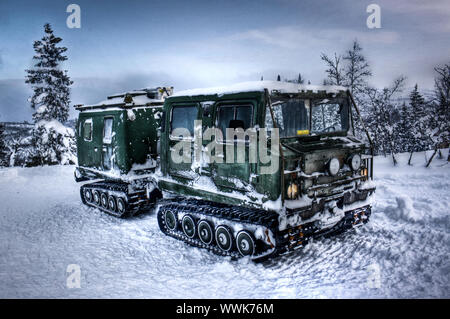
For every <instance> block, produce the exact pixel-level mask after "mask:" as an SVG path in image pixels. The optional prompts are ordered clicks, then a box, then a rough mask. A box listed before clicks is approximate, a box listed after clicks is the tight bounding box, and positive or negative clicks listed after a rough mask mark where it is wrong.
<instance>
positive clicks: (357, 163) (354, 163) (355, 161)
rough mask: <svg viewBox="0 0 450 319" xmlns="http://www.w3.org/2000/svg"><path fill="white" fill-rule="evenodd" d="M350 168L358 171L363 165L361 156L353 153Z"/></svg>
mask: <svg viewBox="0 0 450 319" xmlns="http://www.w3.org/2000/svg"><path fill="white" fill-rule="evenodd" d="M349 164H350V168H351V169H352V170H354V171H357V170H358V169H359V168H360V167H361V156H359V155H358V154H353V155H352V156H351V157H350V159H349Z"/></svg>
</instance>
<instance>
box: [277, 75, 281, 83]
mask: <svg viewBox="0 0 450 319" xmlns="http://www.w3.org/2000/svg"><path fill="white" fill-rule="evenodd" d="M277 81H278V82H279V81H281V76H280V75H279V74H278V76H277Z"/></svg>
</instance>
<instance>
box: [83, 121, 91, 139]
mask: <svg viewBox="0 0 450 319" xmlns="http://www.w3.org/2000/svg"><path fill="white" fill-rule="evenodd" d="M83 138H84V140H85V141H87V142H90V141H92V119H87V120H86V121H84V124H83Z"/></svg>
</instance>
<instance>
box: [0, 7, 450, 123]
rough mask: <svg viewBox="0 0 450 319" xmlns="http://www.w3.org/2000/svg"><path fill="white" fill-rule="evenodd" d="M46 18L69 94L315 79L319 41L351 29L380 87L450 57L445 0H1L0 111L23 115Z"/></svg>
mask: <svg viewBox="0 0 450 319" xmlns="http://www.w3.org/2000/svg"><path fill="white" fill-rule="evenodd" d="M71 3H76V4H78V5H79V6H80V7H81V28H80V29H69V28H68V27H67V26H66V19H67V17H68V15H69V13H66V7H67V6H68V5H69V4H71ZM371 3H376V4H378V5H379V6H380V7H381V29H369V28H367V26H366V19H367V17H368V16H369V13H367V12H366V8H367V6H368V5H369V4H371ZM46 22H49V23H51V24H52V26H53V29H54V31H55V34H56V35H57V36H60V37H62V38H63V42H61V44H62V45H64V46H66V47H67V48H68V51H67V55H68V58H69V60H68V61H67V62H66V63H65V65H64V68H65V69H67V70H68V71H69V75H70V76H71V78H72V79H73V80H74V81H75V83H74V85H73V89H72V104H78V103H95V102H98V101H100V100H103V99H104V97H105V96H106V95H107V94H112V93H115V92H121V91H125V90H130V89H135V88H142V87H146V86H150V87H151V86H157V85H173V86H174V87H175V90H181V89H188V88H194V87H205V86H216V85H224V84H230V83H234V82H240V81H247V80H259V79H260V78H261V76H264V79H266V80H271V79H275V78H276V76H277V74H280V75H281V77H282V78H296V77H297V75H298V73H299V72H301V73H302V75H303V76H304V77H305V78H306V79H307V80H310V81H311V83H312V84H321V83H322V81H323V79H324V77H325V72H324V69H325V67H324V65H323V63H322V61H321V60H320V54H321V52H324V53H327V54H333V53H334V52H338V53H342V52H343V51H344V50H345V49H347V48H348V47H349V46H350V45H351V43H352V41H353V40H354V39H358V40H359V41H360V43H361V45H362V47H363V52H364V54H365V55H366V57H367V59H368V61H369V62H370V64H371V66H372V70H373V74H374V76H373V78H372V79H371V84H373V85H375V86H379V87H382V86H386V85H389V83H390V82H391V81H392V80H393V79H394V78H395V77H396V76H399V75H405V76H407V78H408V82H407V85H408V86H413V85H414V84H415V83H418V84H419V88H423V89H431V88H432V87H433V77H434V74H433V67H434V66H436V65H438V64H443V63H446V62H450V1H448V0H422V1H417V0H410V1H406V0H396V1H389V0H382V1H379V0H370V1H365V0H352V1H350V0H339V1H338V0H297V1H296V0H257V1H253V0H250V1H244V0H240V1H237V0H224V1H214V0H208V1H196V0H189V1H188V0H179V1H171V0H164V1H133V0H128V1H106V0H96V1H84V0H71V1H63V0H54V1H50V0H33V1H24V0H13V1H12V0H1V2H0V121H22V120H30V119H31V114H32V111H31V110H30V107H29V105H28V103H27V101H26V98H27V97H28V96H29V95H30V94H31V92H30V89H29V88H28V87H27V86H26V85H25V84H24V77H25V71H24V70H25V69H26V68H29V67H30V66H32V64H33V61H32V56H33V53H34V52H33V46H32V44H33V41H34V40H37V39H40V38H41V37H42V35H43V25H44V24H45V23H46ZM71 115H72V116H75V115H76V114H75V112H74V111H72V113H71Z"/></svg>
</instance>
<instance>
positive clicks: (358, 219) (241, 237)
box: [77, 81, 375, 260]
mask: <svg viewBox="0 0 450 319" xmlns="http://www.w3.org/2000/svg"><path fill="white" fill-rule="evenodd" d="M121 98H122V97H121ZM121 107H124V106H121ZM121 107H119V109H120V108H121ZM157 108H158V112H161V117H160V118H159V119H158V120H159V122H158V121H156V119H147V120H148V121H149V126H152V132H153V133H151V134H153V135H152V136H156V140H154V139H151V140H152V141H154V144H157V145H160V147H159V148H157V151H156V153H151V152H149V153H148V154H146V156H144V157H142V158H141V159H140V161H141V163H140V164H142V163H143V162H144V161H145V158H147V157H148V158H150V159H151V160H152V162H151V163H152V165H153V166H152V167H151V168H150V169H148V170H147V171H145V172H144V173H142V174H137V173H134V172H133V170H131V171H130V170H129V169H128V170H127V169H124V170H123V171H122V170H121V171H120V172H119V173H118V174H110V173H109V171H108V170H105V169H104V168H103V169H102V167H100V166H97V167H96V168H95V169H88V168H87V167H86V166H84V167H83V165H80V167H79V168H78V170H77V172H78V177H77V178H78V179H80V178H81V179H84V178H93V177H96V178H102V180H101V181H99V182H97V183H91V184H87V185H83V186H82V188H81V196H82V199H83V201H84V202H85V203H87V204H89V205H91V206H96V207H104V210H105V211H107V212H109V213H115V214H116V215H121V216H122V215H123V214H121V213H119V214H117V211H118V207H117V201H116V205H114V203H112V204H111V206H109V204H108V203H107V202H106V201H103V200H102V199H106V198H109V196H115V194H120V195H117V196H116V200H117V199H118V198H119V197H120V196H122V197H121V198H125V200H124V201H126V203H125V204H126V205H128V206H127V207H130V208H127V209H129V210H134V211H138V210H146V209H148V207H149V206H151V205H152V204H155V203H156V204H157V213H156V215H157V219H158V224H159V227H160V229H161V231H162V232H163V233H165V234H166V235H168V236H171V237H174V238H176V239H179V240H182V241H184V242H186V243H188V244H190V245H193V246H197V247H201V248H206V249H208V250H210V251H212V252H214V253H216V254H220V255H225V256H231V257H236V258H238V257H242V256H248V257H250V258H251V259H253V260H262V259H265V258H267V257H270V256H275V255H278V254H283V253H287V252H289V251H292V250H295V249H298V248H300V247H303V246H304V245H306V244H307V243H308V242H309V241H310V240H311V239H313V238H317V237H322V236H331V235H334V234H337V233H340V232H342V231H344V230H346V229H349V228H352V227H355V226H359V225H362V224H364V223H365V222H367V221H368V218H369V216H370V214H371V205H370V202H371V198H372V195H373V193H374V191H375V187H374V186H373V185H372V182H371V180H372V178H373V164H372V161H373V157H372V149H371V146H370V145H366V144H364V143H363V142H361V141H360V140H358V139H357V138H356V137H355V134H354V122H355V121H356V120H360V118H359V116H358V117H357V118H353V113H354V112H352V110H355V114H359V111H358V109H357V106H356V104H355V103H354V101H353V98H352V96H351V94H350V93H349V92H348V90H347V89H346V88H344V87H336V86H310V85H306V86H304V85H297V84H291V83H282V82H268V81H261V82H249V83H243V84H238V85H234V86H230V87H226V88H210V89H196V90H189V91H182V92H178V93H176V94H173V95H171V96H169V97H167V98H166V99H165V101H164V105H163V106H162V108H161V105H158V106H157ZM80 110H81V113H80V123H81V122H82V120H81V119H82V116H81V115H82V114H83V112H86V111H85V110H84V109H81V108H80ZM102 112H103V116H105V114H106V112H107V110H106V109H105V110H103V111H102ZM152 114H154V113H152ZM99 116H100V115H99ZM83 118H84V117H83ZM151 123H155V125H156V126H157V125H159V127H158V128H156V126H154V125H152V124H151ZM154 128H156V129H154ZM83 129H84V127H82V126H80V130H81V131H83ZM158 132H159V133H158ZM366 133H367V132H366ZM147 134H149V133H147ZM125 135H126V134H125ZM78 136H79V137H78V138H79V139H81V138H82V137H83V136H84V133H83V132H80V133H79V135H78ZM367 137H368V140H369V142H370V136H369V135H368V134H367ZM82 147H83V146H82ZM80 152H81V153H82V152H83V150H79V156H80ZM120 152H124V153H123V154H118V153H120ZM114 155H115V156H114ZM128 157H129V155H128V154H127V153H126V152H125V151H124V149H123V148H122V149H121V148H117V149H116V150H115V151H114V152H113V156H112V158H113V160H112V162H113V163H112V164H111V165H113V166H114V165H117V166H119V167H120V165H119V164H118V163H119V162H118V161H119V159H120V158H122V161H123V162H124V161H126V158H128ZM132 162H133V161H132ZM81 163H82V162H81ZM120 163H122V162H120ZM105 167H110V166H105ZM127 167H128V168H129V167H130V165H128V166H127ZM119 170H120V169H119ZM130 172H132V173H130ZM89 174H94V175H89ZM94 189H95V190H99V193H100V201H98V196H97V199H94V197H89V196H90V195H91V194H94V193H92V192H91V193H89V191H88V190H91V191H92V190H94ZM117 192H118V193H117ZM103 194H105V195H103ZM102 196H103V197H102ZM133 196H134V197H133ZM105 197H106V198H105ZM135 198H136V199H135ZM93 202H94V203H100V204H95V205H93V204H92V203H93ZM135 203H139V204H137V205H136V204H135ZM107 207H108V208H107ZM131 207H133V208H131Z"/></svg>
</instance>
